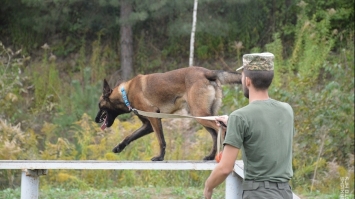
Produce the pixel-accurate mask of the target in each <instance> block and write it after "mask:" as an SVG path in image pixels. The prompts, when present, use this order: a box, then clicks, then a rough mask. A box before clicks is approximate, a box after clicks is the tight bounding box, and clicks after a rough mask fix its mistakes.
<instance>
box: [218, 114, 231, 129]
mask: <svg viewBox="0 0 355 199" xmlns="http://www.w3.org/2000/svg"><path fill="white" fill-rule="evenodd" d="M227 123H228V115H222V116H218V117H216V124H217V126H222V127H223V128H224V129H225V128H227Z"/></svg>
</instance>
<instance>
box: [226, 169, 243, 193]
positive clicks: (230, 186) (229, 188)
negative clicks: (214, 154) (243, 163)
mask: <svg viewBox="0 0 355 199" xmlns="http://www.w3.org/2000/svg"><path fill="white" fill-rule="evenodd" d="M242 183H243V178H241V177H240V176H239V175H238V174H236V173H235V172H234V171H233V172H232V173H230V174H229V175H228V177H227V179H226V199H241V198H242V194H243V188H242Z"/></svg>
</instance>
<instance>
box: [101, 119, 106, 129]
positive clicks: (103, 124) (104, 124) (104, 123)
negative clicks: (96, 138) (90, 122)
mask: <svg viewBox="0 0 355 199" xmlns="http://www.w3.org/2000/svg"><path fill="white" fill-rule="evenodd" d="M105 128H106V118H105V121H104V122H103V123H102V125H101V130H105Z"/></svg>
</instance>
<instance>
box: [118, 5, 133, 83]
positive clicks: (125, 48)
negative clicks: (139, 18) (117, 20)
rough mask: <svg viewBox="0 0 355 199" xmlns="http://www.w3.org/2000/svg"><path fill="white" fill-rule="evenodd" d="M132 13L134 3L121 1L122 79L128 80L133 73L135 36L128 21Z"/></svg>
mask: <svg viewBox="0 0 355 199" xmlns="http://www.w3.org/2000/svg"><path fill="white" fill-rule="evenodd" d="M131 13H132V4H131V2H130V1H129V0H122V1H121V13H120V17H121V25H120V27H121V28H120V48H121V71H122V79H123V80H128V79H129V78H131V77H132V75H133V66H132V60H133V36H132V27H131V24H130V23H129V22H128V19H129V16H130V15H131Z"/></svg>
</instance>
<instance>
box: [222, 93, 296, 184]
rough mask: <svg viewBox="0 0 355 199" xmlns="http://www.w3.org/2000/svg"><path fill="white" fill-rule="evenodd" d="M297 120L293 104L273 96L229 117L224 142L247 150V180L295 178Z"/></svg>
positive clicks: (244, 154)
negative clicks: (293, 144) (293, 163)
mask: <svg viewBox="0 0 355 199" xmlns="http://www.w3.org/2000/svg"><path fill="white" fill-rule="evenodd" d="M293 121H294V119H293V110H292V108H291V106H290V105H288V104H287V103H282V102H279V101H276V100H273V99H268V100H260V101H254V102H252V103H250V104H249V105H247V106H245V107H243V108H241V109H238V110H236V111H234V112H233V113H232V114H231V115H230V116H229V119H228V128H227V134H226V139H225V142H224V143H225V144H230V145H232V146H235V147H237V148H242V149H243V150H242V151H243V161H244V168H245V171H244V172H245V180H254V181H271V182H287V181H288V180H289V179H291V177H292V175H293V171H292V140H293V134H294V128H293V126H294V124H293Z"/></svg>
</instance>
